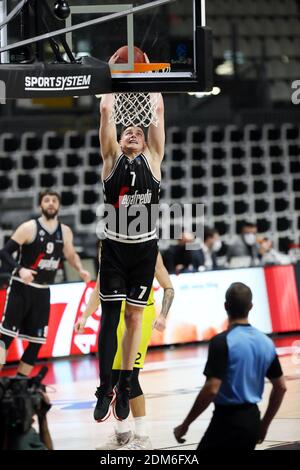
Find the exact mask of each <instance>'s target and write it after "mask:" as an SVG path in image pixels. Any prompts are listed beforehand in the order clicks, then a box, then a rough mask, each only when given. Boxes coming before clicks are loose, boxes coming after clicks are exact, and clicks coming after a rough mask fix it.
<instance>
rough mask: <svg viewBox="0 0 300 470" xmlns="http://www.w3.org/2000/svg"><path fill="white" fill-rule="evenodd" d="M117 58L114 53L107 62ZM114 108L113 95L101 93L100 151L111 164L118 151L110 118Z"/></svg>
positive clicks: (114, 127)
mask: <svg viewBox="0 0 300 470" xmlns="http://www.w3.org/2000/svg"><path fill="white" fill-rule="evenodd" d="M117 60H118V55H117V54H114V55H113V56H112V57H111V58H110V59H109V62H108V63H109V64H115V63H116V62H117ZM113 108H114V95H113V94H107V95H103V96H102V98H101V101H100V128H99V140H100V151H101V156H102V158H103V161H104V163H108V164H109V163H111V165H113V163H114V159H115V158H116V157H117V156H118V153H119V152H120V146H119V144H118V137H117V129H116V125H115V123H114V121H113V119H111V115H112V112H113Z"/></svg>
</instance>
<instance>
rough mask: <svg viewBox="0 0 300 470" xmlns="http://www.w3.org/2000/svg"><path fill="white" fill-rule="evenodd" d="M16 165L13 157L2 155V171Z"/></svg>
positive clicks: (0, 160)
mask: <svg viewBox="0 0 300 470" xmlns="http://www.w3.org/2000/svg"><path fill="white" fill-rule="evenodd" d="M14 167H15V161H14V159H13V158H11V157H2V156H1V155H0V171H5V172H8V171H10V170H12V169H13V168H14Z"/></svg>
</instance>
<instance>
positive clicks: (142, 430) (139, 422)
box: [133, 416, 148, 437]
mask: <svg viewBox="0 0 300 470" xmlns="http://www.w3.org/2000/svg"><path fill="white" fill-rule="evenodd" d="M133 419H134V428H135V434H136V435H137V436H140V437H147V436H148V433H147V425H146V416H139V417H138V418H133Z"/></svg>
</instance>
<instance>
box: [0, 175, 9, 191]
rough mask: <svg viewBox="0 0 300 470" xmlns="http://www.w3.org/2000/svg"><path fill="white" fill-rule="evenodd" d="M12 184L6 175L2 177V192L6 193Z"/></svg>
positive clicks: (0, 188)
mask: <svg viewBox="0 0 300 470" xmlns="http://www.w3.org/2000/svg"><path fill="white" fill-rule="evenodd" d="M11 184H12V181H11V178H8V177H7V176H5V175H0V191H6V190H7V189H9V188H10V187H11Z"/></svg>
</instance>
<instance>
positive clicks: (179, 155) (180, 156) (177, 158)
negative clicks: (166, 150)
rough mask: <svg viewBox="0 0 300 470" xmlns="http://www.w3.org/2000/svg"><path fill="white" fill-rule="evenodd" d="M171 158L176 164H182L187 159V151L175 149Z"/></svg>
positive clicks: (171, 152)
mask: <svg viewBox="0 0 300 470" xmlns="http://www.w3.org/2000/svg"><path fill="white" fill-rule="evenodd" d="M170 157H171V159H172V161H174V162H181V161H182V160H184V159H185V158H186V151H185V150H184V149H182V148H173V149H172V150H171V151H170Z"/></svg>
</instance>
